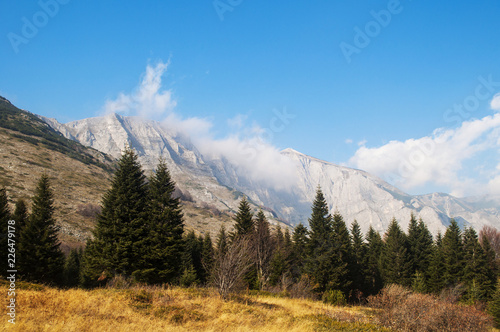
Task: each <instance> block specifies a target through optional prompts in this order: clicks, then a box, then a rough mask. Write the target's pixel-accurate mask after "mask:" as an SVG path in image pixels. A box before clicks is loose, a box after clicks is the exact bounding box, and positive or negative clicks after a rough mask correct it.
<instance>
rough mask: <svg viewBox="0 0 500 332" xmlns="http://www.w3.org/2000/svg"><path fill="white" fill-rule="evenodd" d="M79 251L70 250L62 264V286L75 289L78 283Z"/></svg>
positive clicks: (80, 254) (80, 253) (80, 252)
mask: <svg viewBox="0 0 500 332" xmlns="http://www.w3.org/2000/svg"><path fill="white" fill-rule="evenodd" d="M82 254H83V253H82V250H81V249H71V250H70V252H69V255H68V256H67V257H66V262H65V264H64V274H63V277H64V285H65V286H66V287H76V286H78V285H79V283H80V263H81V258H82Z"/></svg>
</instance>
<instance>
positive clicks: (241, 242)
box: [211, 236, 254, 299]
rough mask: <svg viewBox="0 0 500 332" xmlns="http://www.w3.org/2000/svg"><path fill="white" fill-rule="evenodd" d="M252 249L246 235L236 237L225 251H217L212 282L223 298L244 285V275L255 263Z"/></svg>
mask: <svg viewBox="0 0 500 332" xmlns="http://www.w3.org/2000/svg"><path fill="white" fill-rule="evenodd" d="M252 251H253V249H252V246H251V243H250V239H249V237H246V236H245V237H236V238H234V239H233V241H232V242H231V244H229V246H228V247H227V249H226V250H225V251H221V250H218V251H217V252H216V253H215V260H214V263H213V267H212V273H211V282H212V285H213V286H214V287H215V288H217V290H218V291H219V294H220V296H221V297H222V298H223V299H227V297H228V295H229V294H230V293H232V292H235V291H238V290H241V289H242V287H243V286H244V285H243V277H244V275H245V274H246V273H247V272H248V270H249V269H250V267H251V266H252V264H253V257H254V254H253V252H252Z"/></svg>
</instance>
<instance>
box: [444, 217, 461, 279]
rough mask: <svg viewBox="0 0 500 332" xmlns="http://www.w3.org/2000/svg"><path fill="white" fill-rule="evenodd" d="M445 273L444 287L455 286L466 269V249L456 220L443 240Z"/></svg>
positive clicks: (451, 223) (452, 221)
mask: <svg viewBox="0 0 500 332" xmlns="http://www.w3.org/2000/svg"><path fill="white" fill-rule="evenodd" d="M441 248H442V253H443V262H444V266H445V271H444V275H443V278H444V285H445V286H448V287H449V286H454V285H457V284H459V283H460V282H461V280H462V277H463V268H464V249H463V241H462V232H461V231H460V227H459V226H458V224H457V222H456V221H455V219H451V220H450V225H449V226H448V228H447V229H446V233H445V234H444V237H443V240H442V245H441Z"/></svg>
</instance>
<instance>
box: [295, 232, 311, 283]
mask: <svg viewBox="0 0 500 332" xmlns="http://www.w3.org/2000/svg"><path fill="white" fill-rule="evenodd" d="M308 234H309V231H308V230H307V228H306V227H305V226H304V225H303V224H298V225H297V226H295V228H294V230H293V234H292V241H293V246H292V248H293V249H292V250H293V256H292V275H293V277H294V279H295V280H299V279H300V276H301V275H302V273H304V264H305V260H306V256H307V242H308V240H309V239H308Z"/></svg>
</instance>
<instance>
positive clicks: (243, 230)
mask: <svg viewBox="0 0 500 332" xmlns="http://www.w3.org/2000/svg"><path fill="white" fill-rule="evenodd" d="M234 221H235V222H236V223H235V225H234V228H235V230H236V234H235V235H236V236H245V235H249V234H251V233H252V232H253V227H254V225H253V215H252V212H251V210H250V204H249V203H248V200H247V199H246V197H243V198H242V199H241V201H240V206H239V208H238V212H237V213H236V216H235V217H234Z"/></svg>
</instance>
